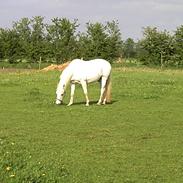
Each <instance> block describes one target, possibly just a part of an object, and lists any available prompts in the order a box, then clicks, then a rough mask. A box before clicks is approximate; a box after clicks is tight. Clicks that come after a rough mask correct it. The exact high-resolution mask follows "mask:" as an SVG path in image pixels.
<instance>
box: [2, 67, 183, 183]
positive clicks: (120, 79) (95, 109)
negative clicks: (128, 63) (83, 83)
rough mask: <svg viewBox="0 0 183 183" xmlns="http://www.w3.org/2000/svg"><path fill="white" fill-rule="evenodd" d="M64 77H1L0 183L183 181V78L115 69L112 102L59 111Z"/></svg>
mask: <svg viewBox="0 0 183 183" xmlns="http://www.w3.org/2000/svg"><path fill="white" fill-rule="evenodd" d="M59 75H60V73H59V72H57V71H53V72H47V73H42V72H26V73H22V72H20V73H19V72H17V73H14V72H13V73H6V72H3V73H0V182H1V183H46V182H49V183H50V182H51V183H52V182H58V183H62V182H64V183H163V182H166V183H181V182H183V72H181V71H176V70H174V71H171V70H168V71H159V70H153V69H143V70H142V69H135V68H132V69H130V68H128V69H124V68H116V69H114V70H113V74H112V81H113V90H112V91H113V93H112V96H113V102H112V104H109V105H106V106H97V105H96V102H97V99H98V97H99V86H98V83H94V84H91V85H90V86H89V94H90V100H91V105H90V106H89V107H85V104H84V102H85V100H84V96H83V92H82V90H81V87H80V86H77V88H76V93H75V104H74V105H73V106H71V107H67V106H66V104H67V102H68V101H69V89H68V91H67V94H66V97H65V100H64V101H65V104H64V105H61V106H56V105H55V104H54V101H55V89H56V84H57V82H58V79H59Z"/></svg>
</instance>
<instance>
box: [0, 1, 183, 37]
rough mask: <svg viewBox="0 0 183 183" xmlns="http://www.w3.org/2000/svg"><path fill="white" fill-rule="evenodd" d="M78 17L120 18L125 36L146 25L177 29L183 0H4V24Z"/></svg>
mask: <svg viewBox="0 0 183 183" xmlns="http://www.w3.org/2000/svg"><path fill="white" fill-rule="evenodd" d="M38 15H40V16H44V17H45V20H50V19H51V18H53V17H66V18H69V19H71V20H74V19H78V20H79V23H80V24H81V26H80V27H81V28H80V29H82V27H85V23H87V22H89V21H91V22H97V21H98V22H102V23H105V22H106V21H111V20H118V22H119V27H120V30H121V33H122V38H123V39H126V38H128V37H132V38H134V39H140V38H141V37H142V27H146V26H156V27H158V28H159V29H161V30H164V29H167V30H169V31H174V30H175V29H176V28H177V27H178V26H180V25H183V0H0V27H3V28H5V27H11V25H12V22H13V21H18V20H20V19H21V18H23V17H29V18H31V17H33V16H38Z"/></svg>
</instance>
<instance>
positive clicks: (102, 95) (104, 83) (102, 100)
mask: <svg viewBox="0 0 183 183" xmlns="http://www.w3.org/2000/svg"><path fill="white" fill-rule="evenodd" d="M106 82H107V78H106V77H102V79H101V89H100V98H99V101H98V103H97V104H98V105H101V103H102V102H103V104H105V101H106V99H105V96H104V95H105V90H106Z"/></svg>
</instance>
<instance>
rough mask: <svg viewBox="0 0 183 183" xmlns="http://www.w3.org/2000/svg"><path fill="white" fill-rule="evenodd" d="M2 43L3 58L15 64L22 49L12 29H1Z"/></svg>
mask: <svg viewBox="0 0 183 183" xmlns="http://www.w3.org/2000/svg"><path fill="white" fill-rule="evenodd" d="M0 42H1V46H2V47H1V58H3V59H8V60H9V62H10V63H13V62H15V61H16V59H17V55H18V53H19V48H20V45H19V42H18V35H17V33H16V32H15V31H14V30H11V29H0Z"/></svg>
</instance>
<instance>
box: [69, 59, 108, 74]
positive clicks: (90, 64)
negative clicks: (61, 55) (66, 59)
mask: <svg viewBox="0 0 183 183" xmlns="http://www.w3.org/2000/svg"><path fill="white" fill-rule="evenodd" d="M69 65H70V67H72V68H73V69H74V70H78V69H79V70H80V71H88V70H95V71H97V70H100V71H101V70H104V71H105V72H107V71H110V70H111V64H110V63H109V62H108V61H106V60H104V59H94V60H89V61H83V60H80V59H74V60H73V61H72V62H71V63H70V64H69Z"/></svg>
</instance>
